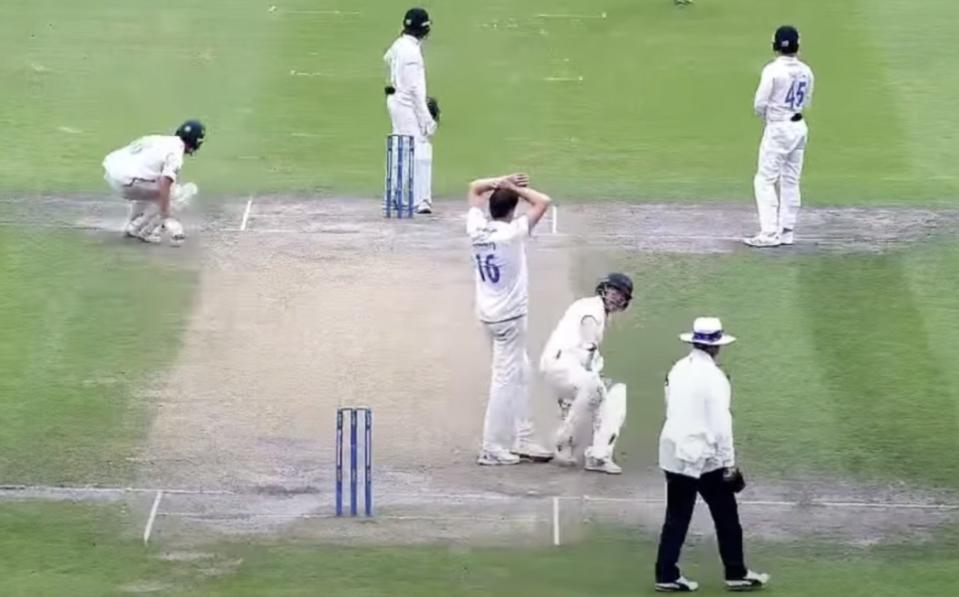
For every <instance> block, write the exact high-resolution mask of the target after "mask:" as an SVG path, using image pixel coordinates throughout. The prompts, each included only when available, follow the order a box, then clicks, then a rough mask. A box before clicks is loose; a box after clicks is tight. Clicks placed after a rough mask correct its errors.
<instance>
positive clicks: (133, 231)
mask: <svg viewBox="0 0 959 597" xmlns="http://www.w3.org/2000/svg"><path fill="white" fill-rule="evenodd" d="M142 223H143V216H140V217H138V218H134V219H132V220H130V221H129V222H127V225H126V226H124V227H123V236H125V237H127V238H140V235H139V234H137V231H138V230H139V229H140V225H141V224H142Z"/></svg>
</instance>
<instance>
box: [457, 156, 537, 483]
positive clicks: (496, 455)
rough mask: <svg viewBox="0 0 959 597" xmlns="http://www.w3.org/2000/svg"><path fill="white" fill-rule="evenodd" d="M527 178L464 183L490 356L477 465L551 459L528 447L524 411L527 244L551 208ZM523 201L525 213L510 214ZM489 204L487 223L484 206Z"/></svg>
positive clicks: (528, 421) (529, 424)
mask: <svg viewBox="0 0 959 597" xmlns="http://www.w3.org/2000/svg"><path fill="white" fill-rule="evenodd" d="M528 185H529V178H528V177H527V176H526V175H525V174H513V175H510V176H503V177H500V178H484V179H480V180H475V181H473V182H472V183H470V187H469V204H470V209H469V213H468V215H467V219H466V231H467V233H468V234H469V237H470V241H471V244H472V247H473V251H472V257H473V263H472V266H473V276H474V277H475V279H476V315H477V317H479V320H480V321H481V322H482V323H483V326H484V327H485V328H486V332H487V333H488V335H489V339H490V345H491V347H492V351H493V365H492V372H491V375H490V384H489V386H490V387H489V402H488V403H487V405H486V418H485V421H484V423H483V446H482V448H481V449H480V454H479V459H478V462H479V464H483V465H500V464H517V463H519V462H520V460H532V461H534V462H546V461H549V460H550V459H551V458H552V456H553V454H552V452H551V451H550V450H547V449H545V448H543V447H542V446H540V445H538V444H537V443H536V442H535V441H534V431H533V421H532V418H531V416H530V406H529V377H530V365H529V356H528V355H527V353H526V314H527V311H528V307H529V280H528V273H527V268H526V241H527V239H529V237H530V234H531V233H532V231H533V228H534V227H535V226H536V224H537V223H538V222H539V221H540V219H542V217H543V214H545V213H546V210H547V209H548V208H549V204H550V199H549V197H548V196H547V195H545V194H544V193H541V192H539V191H536V190H534V189H531V188H529V186H528ZM520 200H523V201H524V202H525V203H527V204H528V208H527V209H526V213H524V214H522V215H520V216H518V217H517V216H516V206H517V205H518V204H519V201H520ZM487 204H488V205H489V217H487V215H486V213H484V211H483V207H484V206H486V205H487Z"/></svg>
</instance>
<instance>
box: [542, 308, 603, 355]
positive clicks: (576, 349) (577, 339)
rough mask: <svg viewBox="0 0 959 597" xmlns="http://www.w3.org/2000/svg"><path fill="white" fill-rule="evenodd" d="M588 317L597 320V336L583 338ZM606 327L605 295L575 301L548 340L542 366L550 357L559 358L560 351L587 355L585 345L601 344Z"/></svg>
mask: <svg viewBox="0 0 959 597" xmlns="http://www.w3.org/2000/svg"><path fill="white" fill-rule="evenodd" d="M587 317H592V318H593V319H595V320H596V323H597V325H596V336H595V338H583V334H582V331H583V327H582V326H583V319H585V318H587ZM605 329H606V306H605V305H604V304H603V297H601V296H599V295H597V296H591V297H588V298H582V299H579V300H578V301H576V302H574V303H573V304H572V305H570V306H569V308H567V309H566V313H564V314H563V317H562V318H560V320H559V323H558V324H556V329H554V330H553V333H552V334H550V336H549V340H547V341H546V348H544V349H543V355H542V357H541V358H540V363H541V368H545V365H544V363H546V361H548V360H549V359H555V358H557V356H558V354H559V352H560V351H564V352H565V351H569V352H573V353H574V354H577V355H583V356H585V354H586V353H585V352H583V350H582V349H583V348H584V346H585V345H586V344H588V343H591V342H595V343H596V344H597V345H598V344H600V343H601V342H602V341H603V333H604V331H605Z"/></svg>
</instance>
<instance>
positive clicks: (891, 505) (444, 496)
mask: <svg viewBox="0 0 959 597" xmlns="http://www.w3.org/2000/svg"><path fill="white" fill-rule="evenodd" d="M5 492H6V493H25V492H35V493H53V494H56V493H59V494H64V495H76V494H77V493H84V492H86V493H91V494H96V493H156V492H163V493H164V494H176V495H214V496H235V497H257V498H262V497H270V494H268V493H263V492H257V491H255V490H250V491H233V490H227V489H183V488H179V489H165V488H164V489H158V488H155V487H154V488H146V487H62V486H58V487H53V486H44V485H0V494H3V493H5ZM290 495H306V496H327V495H329V494H328V493H327V492H320V491H317V492H312V491H300V492H287V493H283V492H281V493H278V494H277V495H276V497H277V498H285V497H289V496H290ZM431 499H432V500H438V501H447V500H476V501H483V500H486V501H525V500H548V499H558V500H562V501H574V500H577V501H584V502H599V503H602V502H607V503H623V504H630V503H633V504H662V497H637V498H619V497H601V496H591V495H560V496H550V495H543V494H536V495H506V494H470V493H463V494H459V493H423V494H391V495H389V496H388V498H387V499H386V500H385V501H386V503H388V504H390V505H394V504H397V503H402V502H404V501H420V502H422V501H425V500H431ZM739 503H740V504H744V505H750V506H777V507H796V506H802V507H827V508H865V509H903V510H943V511H948V510H959V503H955V504H928V503H926V504H924V503H915V502H855V501H834V500H815V499H811V500H803V501H790V500H740V501H739ZM161 515H162V514H161Z"/></svg>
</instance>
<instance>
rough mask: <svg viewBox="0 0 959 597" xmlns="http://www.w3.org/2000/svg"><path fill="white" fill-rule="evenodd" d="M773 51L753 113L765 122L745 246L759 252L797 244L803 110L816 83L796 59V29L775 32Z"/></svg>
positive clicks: (805, 132) (806, 130)
mask: <svg viewBox="0 0 959 597" xmlns="http://www.w3.org/2000/svg"><path fill="white" fill-rule="evenodd" d="M773 51H775V52H776V53H777V54H778V55H779V56H778V57H777V58H776V59H775V60H773V61H772V62H770V63H769V64H768V65H766V68H764V69H763V74H762V78H761V80H760V81H759V88H758V89H757V90H756V97H755V99H754V101H753V108H754V109H755V111H756V114H757V115H758V116H759V117H760V118H762V119H763V120H765V122H766V127H765V129H764V130H763V140H762V143H761V144H760V146H759V167H758V168H757V171H756V177H755V179H754V181H753V185H754V187H755V192H756V207H757V209H758V210H759V228H760V230H759V234H757V235H756V236H753V237H751V238H746V239H743V242H745V243H746V244H747V245H749V246H751V247H757V248H762V247H778V246H780V245H791V244H793V243H794V242H795V232H794V231H795V229H796V220H797V218H798V217H799V206H800V204H801V200H800V195H799V177H800V175H801V174H802V167H803V159H804V157H805V154H806V139H807V137H808V136H809V128H808V127H807V126H806V122H805V120H804V117H803V110H804V109H805V108H807V107H809V105H810V103H811V102H812V92H813V83H814V80H813V74H812V69H810V68H809V67H808V66H807V65H806V64H805V63H803V62H802V61H801V60H799V58H797V57H796V55H797V54H798V53H799V31H797V30H796V28H795V27H791V26H789V25H784V26H782V27H780V28H779V29H777V30H776V33H775V35H774V36H773ZM777 184H778V185H779V194H778V195H777V193H776V185H777Z"/></svg>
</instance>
